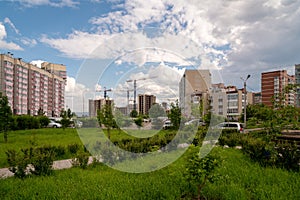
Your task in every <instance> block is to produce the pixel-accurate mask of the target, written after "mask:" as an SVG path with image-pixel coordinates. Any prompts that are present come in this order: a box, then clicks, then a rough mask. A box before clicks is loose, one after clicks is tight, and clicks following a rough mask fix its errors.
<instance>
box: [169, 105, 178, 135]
mask: <svg viewBox="0 0 300 200" xmlns="http://www.w3.org/2000/svg"><path fill="white" fill-rule="evenodd" d="M168 117H169V118H170V120H171V122H172V124H173V128H174V129H179V126H180V121H181V108H180V107H179V103H178V100H176V102H175V104H174V103H171V110H170V114H169V116H168Z"/></svg>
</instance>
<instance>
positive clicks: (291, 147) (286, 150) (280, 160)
mask: <svg viewBox="0 0 300 200" xmlns="http://www.w3.org/2000/svg"><path fill="white" fill-rule="evenodd" d="M276 151H277V160H276V164H277V166H279V167H281V168H285V169H287V170H293V171H298V172H299V170H300V165H299V163H300V151H299V150H298V147H297V144H296V143H295V142H294V143H289V142H287V141H280V142H278V143H277V144H276Z"/></svg>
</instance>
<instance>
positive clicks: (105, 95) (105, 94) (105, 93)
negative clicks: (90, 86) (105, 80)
mask: <svg viewBox="0 0 300 200" xmlns="http://www.w3.org/2000/svg"><path fill="white" fill-rule="evenodd" d="M111 91H112V89H111V88H110V89H106V87H104V89H103V90H96V92H104V95H103V96H104V100H106V97H107V92H111Z"/></svg>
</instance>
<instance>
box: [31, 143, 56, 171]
mask: <svg viewBox="0 0 300 200" xmlns="http://www.w3.org/2000/svg"><path fill="white" fill-rule="evenodd" d="M54 153H55V152H54V150H53V148H51V147H48V146H45V147H41V148H37V149H35V150H34V152H33V157H32V158H31V159H30V161H31V164H32V166H33V168H34V169H32V170H30V171H31V173H32V174H35V175H38V176H41V175H50V174H51V173H52V170H53V169H52V165H53V161H54Z"/></svg>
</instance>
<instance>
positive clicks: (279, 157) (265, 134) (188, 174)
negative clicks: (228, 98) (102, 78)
mask: <svg viewBox="0 0 300 200" xmlns="http://www.w3.org/2000/svg"><path fill="white" fill-rule="evenodd" d="M2 104H3V105H2ZM2 104H1V105H0V108H1V109H2V110H1V109H0V115H3V116H6V115H8V116H9V119H10V121H9V123H8V124H5V123H2V124H0V125H1V126H0V128H1V131H2V132H3V133H4V137H3V138H2V137H0V167H9V170H10V171H11V172H13V173H15V176H14V177H11V178H7V179H0V196H1V197H2V199H47V198H51V199H78V198H84V199H199V200H201V199H300V190H299V184H300V175H299V169H300V168H299V163H300V152H299V150H298V146H297V144H296V143H293V142H286V141H282V140H279V139H278V138H277V136H278V135H280V134H281V131H282V130H284V129H286V128H289V127H293V128H297V127H298V123H299V121H298V115H299V113H298V111H297V110H296V111H295V110H293V109H291V108H289V107H281V108H277V109H276V110H275V111H274V110H271V109H269V108H265V107H261V106H260V107H259V106H257V107H252V106H249V107H248V108H247V109H249V112H248V113H249V116H248V121H249V122H250V125H251V123H253V126H254V127H255V126H260V124H262V123H263V124H264V125H263V126H264V128H263V129H261V130H258V131H256V132H251V133H246V134H241V133H238V132H237V131H235V130H223V132H222V134H221V137H220V138H219V139H218V141H217V146H216V147H215V148H214V149H213V150H212V151H211V152H210V153H209V154H208V155H207V156H205V157H203V158H202V157H201V155H200V154H199V152H200V151H199V149H200V147H201V146H202V142H203V140H204V137H205V135H206V132H207V128H208V127H207V125H209V120H208V119H210V117H209V116H210V113H208V114H207V115H206V116H203V119H204V120H205V122H206V126H199V127H198V129H197V126H196V130H195V131H196V132H195V134H196V135H194V134H192V133H193V132H194V131H192V130H191V128H193V126H181V123H180V122H182V120H183V121H184V119H183V118H182V117H181V110H180V109H179V106H178V102H177V103H176V104H172V106H171V112H170V114H169V116H168V118H169V119H170V120H171V122H172V124H173V125H172V127H171V128H170V129H168V130H160V129H152V130H145V131H143V132H141V131H139V128H138V129H136V130H130V129H127V130H126V129H124V130H122V129H121V128H120V125H121V124H122V125H124V126H127V125H128V119H127V118H123V116H120V117H119V118H117V119H116V118H114V115H113V113H112V109H111V107H110V106H106V107H104V108H103V109H102V110H100V111H98V116H97V118H96V119H88V120H83V126H82V127H83V128H80V129H78V130H77V129H71V128H67V127H68V125H69V123H70V120H71V118H72V113H71V111H70V110H68V111H64V110H63V111H62V115H61V117H62V118H63V127H64V128H63V129H49V128H42V129H41V127H45V124H46V123H47V122H46V119H43V116H42V115H43V112H42V111H41V116H37V117H30V116H13V115H11V113H10V112H7V109H6V108H7V107H6V105H7V102H6V101H5V98H2ZM159 111H160V108H159V107H158V108H157V109H156V111H155V112H154V111H153V113H152V114H151V115H152V116H155V114H157V113H159ZM200 111H201V112H200V113H202V110H201V109H200ZM197 112H199V110H198V111H197ZM5 113H6V114H5ZM117 115H120V113H119V114H117ZM291 115H292V116H291ZM159 116H160V115H159V114H157V119H158V118H159ZM274 116H276V117H274ZM136 117H137V118H136V120H142V119H145V118H144V116H136ZM136 120H134V122H135V124H136V125H137V127H141V126H142V124H143V120H142V121H140V122H136ZM213 121H214V122H215V123H217V122H218V120H213ZM42 124H44V125H42ZM158 124H159V123H158ZM33 125H34V126H33ZM13 127H15V128H13ZM99 127H102V129H100V128H99ZM19 129H28V130H19ZM211 134H212V135H214V134H215V133H214V131H212V133H211ZM216 134H217V133H216ZM7 136H9V140H8V137H7ZM108 139H109V141H110V142H108ZM185 141H189V142H191V143H192V145H190V146H189V148H188V150H187V151H186V152H185V153H184V154H183V156H181V157H180V158H179V159H177V160H176V161H175V162H173V163H172V164H170V165H169V166H167V167H164V168H163V169H160V170H157V171H153V172H148V173H141V174H139V173H136V174H134V173H125V172H119V171H116V170H114V169H112V168H109V167H107V166H106V165H104V164H103V163H109V164H110V165H113V166H116V167H118V166H120V167H122V166H125V165H130V166H136V163H141V162H139V161H140V160H141V159H142V161H143V164H142V167H146V165H147V164H153V159H156V162H164V160H163V159H164V158H163V157H161V156H159V155H160V154H158V156H156V157H153V156H152V155H151V154H150V155H147V156H145V157H140V155H141V153H147V152H164V151H165V152H170V153H171V154H170V155H171V156H172V155H173V154H174V152H176V151H180V149H177V147H178V145H179V144H183V143H184V142H185ZM112 145H116V146H118V147H119V148H121V149H123V150H126V151H129V152H132V153H135V154H133V155H134V156H133V157H128V156H127V155H125V154H124V153H123V152H122V151H118V152H115V151H112V150H111V147H112ZM181 151H183V150H181ZM94 152H96V153H97V152H104V153H103V154H101V159H97V158H94V160H93V162H92V164H90V165H88V159H89V156H91V154H92V153H94ZM172 153H173V154H172ZM174 155H175V154H174ZM199 156H200V157H199ZM61 159H72V164H73V168H71V169H67V170H58V171H53V169H52V164H53V161H54V160H61ZM103 161H104V162H103ZM144 164H145V166H144ZM28 166H29V167H28ZM139 167H140V166H139ZM150 167H153V169H155V166H154V165H152V166H150Z"/></svg>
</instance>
